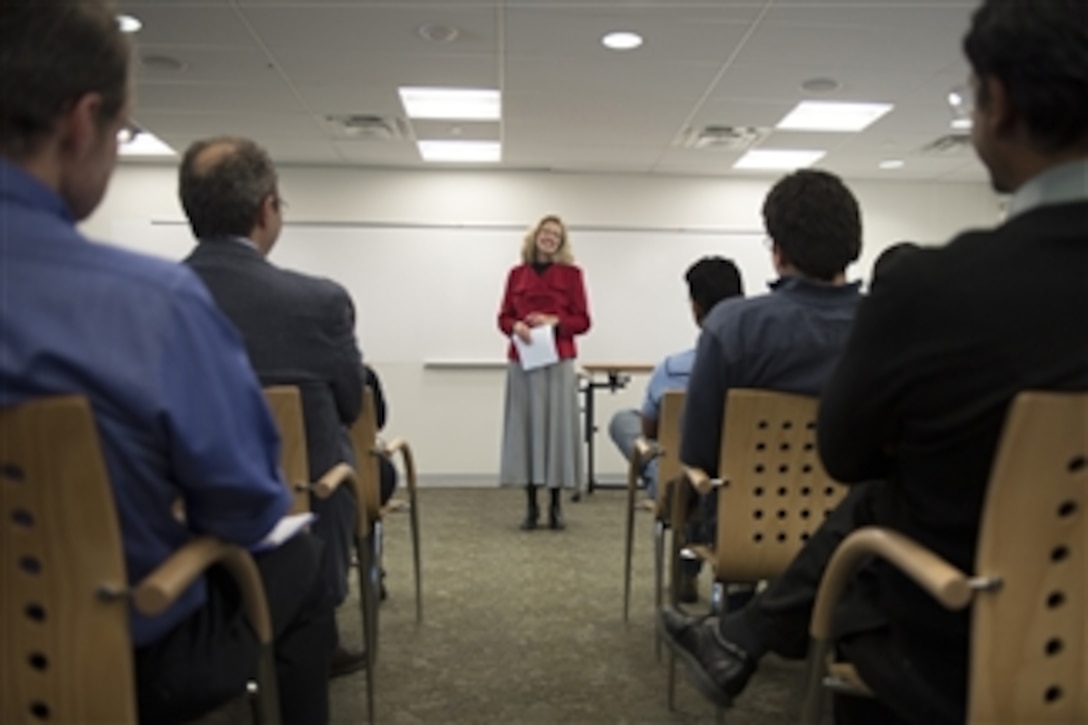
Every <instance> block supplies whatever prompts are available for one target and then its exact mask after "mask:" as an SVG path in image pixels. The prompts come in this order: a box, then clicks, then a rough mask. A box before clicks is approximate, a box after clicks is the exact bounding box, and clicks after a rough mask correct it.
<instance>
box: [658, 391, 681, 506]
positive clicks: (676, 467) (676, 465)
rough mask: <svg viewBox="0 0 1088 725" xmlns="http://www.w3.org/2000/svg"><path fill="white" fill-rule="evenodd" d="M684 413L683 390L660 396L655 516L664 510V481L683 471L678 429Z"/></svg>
mask: <svg viewBox="0 0 1088 725" xmlns="http://www.w3.org/2000/svg"><path fill="white" fill-rule="evenodd" d="M683 413H684V391H683V390H669V391H667V392H666V393H665V394H664V395H663V396H661V410H660V412H659V414H658V419H657V449H658V455H657V505H656V511H657V516H658V517H659V518H660V517H661V516H662V512H664V511H665V508H666V507H665V498H666V493H667V492H666V491H665V488H666V486H665V483H666V482H668V481H672V480H673V479H675V478H676V477H677V476H679V475H680V474H681V473H682V472H683V465H682V464H681V463H680V429H681V427H682V420H681V418H682V416H683Z"/></svg>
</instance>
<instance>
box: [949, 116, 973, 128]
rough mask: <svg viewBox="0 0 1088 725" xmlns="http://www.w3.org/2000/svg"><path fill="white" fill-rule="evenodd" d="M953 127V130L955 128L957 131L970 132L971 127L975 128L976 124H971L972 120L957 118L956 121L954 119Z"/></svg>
mask: <svg viewBox="0 0 1088 725" xmlns="http://www.w3.org/2000/svg"><path fill="white" fill-rule="evenodd" d="M951 125H952V128H954V129H955V130H957V131H970V130H971V126H973V125H974V124H973V123H971V119H969V118H956V119H953V121H952V124H951Z"/></svg>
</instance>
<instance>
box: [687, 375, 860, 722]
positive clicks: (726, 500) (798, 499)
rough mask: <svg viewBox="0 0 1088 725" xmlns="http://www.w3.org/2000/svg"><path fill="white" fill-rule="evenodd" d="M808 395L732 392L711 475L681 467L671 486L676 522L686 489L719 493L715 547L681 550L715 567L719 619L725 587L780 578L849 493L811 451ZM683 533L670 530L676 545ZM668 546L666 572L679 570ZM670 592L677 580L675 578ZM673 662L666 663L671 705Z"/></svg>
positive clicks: (812, 409) (812, 404)
mask: <svg viewBox="0 0 1088 725" xmlns="http://www.w3.org/2000/svg"><path fill="white" fill-rule="evenodd" d="M818 402H819V401H818V400H817V399H816V398H815V397H812V396H806V395H795V394H791V393H779V392H774V391H769V390H749V389H734V390H730V391H729V393H728V394H727V396H726V402H725V413H724V416H723V425H722V439H721V447H720V451H721V454H720V456H719V460H720V461H721V463H720V464H719V467H720V472H719V475H718V476H717V477H712V476H710V475H709V474H708V473H707V472H705V471H702V470H699V469H696V468H691V467H685V469H684V474H685V478H686V480H687V483H688V484H689V485H687V486H685V485H680V486H676V487H674V501H673V509H672V510H673V512H674V516H676V517H679V519H678V520H679V521H681V522H682V520H683V519H682V516H683V513H684V512H685V511H686V510H687V507H688V497H689V496H690V490H689V488H690V489H694V490H695V491H698V492H700V493H702V494H706V493H709V492H710V491H711V490H712V489H714V488H717V489H718V523H717V540H716V542H715V544H714V546H713V547H708V546H691V547H687V549H688V551H689V552H690V553H691V555H694V556H698V557H699V558H702V559H704V560H706V561H709V562H711V564H712V565H713V569H714V593H713V596H712V599H711V602H712V608H713V609H714V610H716V611H717V612H719V613H721V614H724V613H725V612H724V611H723V609H724V606H725V602H726V596H725V595H726V590H727V588H728V587H729V586H730V585H733V584H744V585H751V586H754V585H755V584H757V583H758V582H761V581H764V580H768V579H774V578H776V577H778V576H779V575H780V574H781V573H782V572H783V571H785V569H786V567H787V566H789V564H790V562H791V561H792V560H793V558H794V557H795V556H796V555H797V552H798V551H799V550H800V548H801V547H802V546H803V545H804V543H805V541H807V540H808V538H809V536H810V535H811V534H812V532H813V531H814V530H815V529H816V528H817V527H819V526H820V524H821V523H822V522H823V520H824V519H825V518H826V517H827V516H828V514H830V513H831V511H832V510H833V509H834V508H835V507H836V506H837V505H838V504H839V502H840V501H841V500H842V499H843V497H844V496H845V495H846V493H847V489H846V487H845V486H842V485H841V484H839V483H837V482H836V481H834V480H833V479H831V478H830V477H829V476H828V475H827V471H825V470H824V467H823V465H822V464H821V463H820V458H819V455H818V454H817V452H816V412H817V407H818ZM679 532H682V529H677V528H674V533H673V538H674V541H677V540H678V539H679V538H680V537H679V536H678V533H679ZM677 548H678V545H674V550H673V554H672V570H673V572H676V571H677V570H678V566H679V559H680V552H679V551H677ZM673 579H674V583H673V589H674V593H675V587H676V583H675V579H676V577H675V576H674V577H673ZM675 681H676V658H675V656H670V658H669V685H668V688H669V690H668V696H669V707H672V704H673V698H674V692H675Z"/></svg>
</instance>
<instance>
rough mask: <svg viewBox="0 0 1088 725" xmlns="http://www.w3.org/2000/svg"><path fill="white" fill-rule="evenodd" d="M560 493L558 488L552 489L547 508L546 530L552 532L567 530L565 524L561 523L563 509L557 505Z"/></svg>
mask: <svg viewBox="0 0 1088 725" xmlns="http://www.w3.org/2000/svg"><path fill="white" fill-rule="evenodd" d="M559 499H560V491H559V489H558V488H553V489H552V503H551V506H549V507H548V528H549V529H552V530H554V531H562V530H563V529H565V528H567V524H566V522H564V521H563V509H562V508H561V505H560V503H559Z"/></svg>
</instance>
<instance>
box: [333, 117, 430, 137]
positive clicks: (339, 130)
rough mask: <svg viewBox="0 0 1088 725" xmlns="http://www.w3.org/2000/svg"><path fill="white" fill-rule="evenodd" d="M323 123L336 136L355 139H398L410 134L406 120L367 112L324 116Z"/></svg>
mask: <svg viewBox="0 0 1088 725" xmlns="http://www.w3.org/2000/svg"><path fill="white" fill-rule="evenodd" d="M325 125H326V126H327V127H328V128H329V130H330V131H331V132H332V133H333V134H335V135H336V136H340V137H341V138H349V139H354V140H357V141H400V140H402V139H406V138H409V137H410V136H411V129H410V128H409V126H408V122H407V121H405V120H404V119H402V118H386V117H383V116H376V115H369V114H346V115H342V116H326V117H325Z"/></svg>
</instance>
